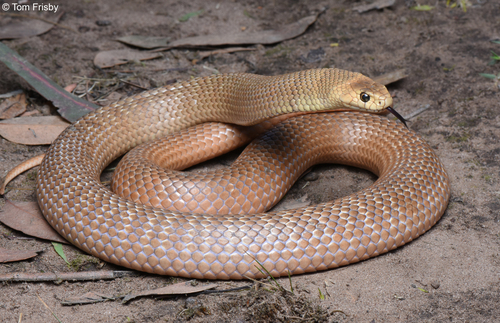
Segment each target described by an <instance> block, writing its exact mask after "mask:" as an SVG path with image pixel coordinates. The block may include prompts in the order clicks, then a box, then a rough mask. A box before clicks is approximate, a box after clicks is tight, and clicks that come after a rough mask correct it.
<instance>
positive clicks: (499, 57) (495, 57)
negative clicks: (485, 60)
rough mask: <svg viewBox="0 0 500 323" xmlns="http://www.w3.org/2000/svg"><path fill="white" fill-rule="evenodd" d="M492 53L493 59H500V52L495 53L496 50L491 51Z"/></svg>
mask: <svg viewBox="0 0 500 323" xmlns="http://www.w3.org/2000/svg"><path fill="white" fill-rule="evenodd" d="M491 54H493V55H492V56H491V59H494V60H496V61H500V56H498V54H497V53H495V52H494V51H491Z"/></svg>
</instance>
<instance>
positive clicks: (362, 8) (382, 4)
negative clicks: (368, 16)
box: [352, 0, 396, 13]
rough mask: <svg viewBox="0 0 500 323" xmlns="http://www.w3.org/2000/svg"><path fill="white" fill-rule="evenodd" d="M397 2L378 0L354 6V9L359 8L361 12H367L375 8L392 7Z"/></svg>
mask: <svg viewBox="0 0 500 323" xmlns="http://www.w3.org/2000/svg"><path fill="white" fill-rule="evenodd" d="M394 3H396V0H378V1H375V2H373V3H370V4H366V5H361V6H357V7H354V8H352V10H357V11H358V12H359V13H363V12H367V11H370V10H373V9H384V8H387V7H391V6H393V5H394Z"/></svg>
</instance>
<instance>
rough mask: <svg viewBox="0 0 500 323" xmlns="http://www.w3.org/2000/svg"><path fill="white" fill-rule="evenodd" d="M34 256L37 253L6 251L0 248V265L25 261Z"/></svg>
mask: <svg viewBox="0 0 500 323" xmlns="http://www.w3.org/2000/svg"><path fill="white" fill-rule="evenodd" d="M36 255H38V253H36V252H35V251H30V250H8V249H4V248H0V263H3V262H13V261H20V260H26V259H29V258H33V257H35V256H36Z"/></svg>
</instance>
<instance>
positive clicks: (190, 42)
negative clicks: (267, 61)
mask: <svg viewBox="0 0 500 323" xmlns="http://www.w3.org/2000/svg"><path fill="white" fill-rule="evenodd" d="M320 14H321V12H320V13H318V14H317V15H314V16H309V17H305V18H302V19H300V20H299V21H296V22H294V23H291V24H289V25H285V26H283V27H281V28H280V29H278V30H263V31H259V32H255V33H236V34H232V35H228V34H222V35H206V36H197V37H187V38H182V39H178V40H175V41H173V42H171V43H170V44H168V45H167V46H165V47H161V48H158V49H155V50H154V51H152V52H137V51H132V50H110V51H103V52H99V53H98V54H97V55H96V57H95V58H94V64H95V65H96V66H98V67H100V68H106V67H112V66H116V65H120V64H125V63H127V62H128V61H131V60H146V59H153V58H157V57H158V56H152V55H153V52H159V51H164V50H169V49H172V48H179V47H207V46H228V45H232V46H234V45H251V44H264V45H266V44H275V43H279V42H282V41H284V40H287V39H290V38H294V37H297V36H299V35H301V34H302V33H304V32H305V31H306V29H307V28H308V27H309V26H310V25H311V24H313V23H314V22H315V21H316V19H317V18H318V16H319V15H320ZM147 39H148V37H140V36H127V37H122V38H119V40H120V41H122V42H125V40H126V43H127V44H130V45H134V46H139V47H141V46H142V45H144V43H145V42H148V40H147ZM137 40H139V42H138V41H137ZM153 40H155V39H153ZM155 41H158V39H156V40H155ZM162 41H165V42H166V41H167V40H166V39H164V40H162Z"/></svg>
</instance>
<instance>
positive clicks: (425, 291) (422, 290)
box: [417, 287, 429, 293]
mask: <svg viewBox="0 0 500 323" xmlns="http://www.w3.org/2000/svg"><path fill="white" fill-rule="evenodd" d="M417 288H418V289H419V290H420V291H421V292H424V293H428V292H429V291H428V290H426V289H423V288H420V287H417Z"/></svg>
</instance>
